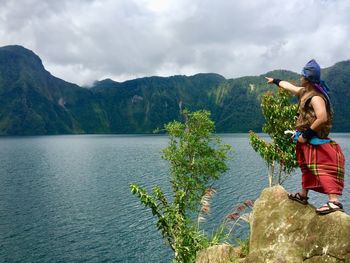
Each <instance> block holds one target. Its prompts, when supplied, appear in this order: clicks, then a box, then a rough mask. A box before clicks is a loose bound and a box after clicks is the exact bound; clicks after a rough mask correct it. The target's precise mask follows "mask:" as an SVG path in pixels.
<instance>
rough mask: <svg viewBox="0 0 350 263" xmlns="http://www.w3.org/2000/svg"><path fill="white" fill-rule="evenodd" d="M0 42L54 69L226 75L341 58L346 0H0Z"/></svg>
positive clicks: (84, 75)
mask: <svg viewBox="0 0 350 263" xmlns="http://www.w3.org/2000/svg"><path fill="white" fill-rule="evenodd" d="M0 6H1V8H0V46H5V45H12V44H17V45H23V46H24V47H26V48H29V49H31V50H33V51H34V52H35V53H36V54H37V55H39V56H40V57H41V59H42V61H43V64H44V66H45V67H46V69H47V70H48V71H50V72H51V73H52V74H53V75H55V76H57V77H60V78H62V79H64V80H66V81H70V82H74V83H77V84H80V85H85V84H89V83H92V82H93V81H94V80H101V79H104V78H112V79H114V80H116V81H123V80H126V79H132V78H136V77H143V76H151V75H152V76H153V75H158V76H170V75H176V74H184V75H193V74H196V73H199V72H215V73H219V74H222V75H223V76H225V77H226V78H235V77H240V76H246V75H258V74H263V73H265V72H267V71H270V70H273V69H289V70H293V71H296V72H300V69H301V67H303V66H304V64H305V63H306V62H307V61H308V60H309V59H311V58H315V59H316V60H317V61H318V62H319V63H320V65H321V67H323V68H324V67H329V66H332V65H333V64H334V63H336V62H339V61H342V60H348V59H350V15H349V14H350V1H349V0H307V1H306V0H288V1H283V0H96V1H94V0H60V1H55V0H46V1H45V0H0Z"/></svg>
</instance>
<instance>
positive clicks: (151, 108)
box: [0, 45, 350, 135]
mask: <svg viewBox="0 0 350 263" xmlns="http://www.w3.org/2000/svg"><path fill="white" fill-rule="evenodd" d="M322 74H323V78H324V79H325V80H326V81H327V83H328V85H329V86H330V87H331V98H332V102H333V105H334V111H335V119H334V129H333V131H343V132H348V131H350V123H349V122H348V116H349V113H350V106H349V104H348V103H347V100H348V96H349V95H350V61H342V62H339V63H336V64H335V65H334V66H332V67H329V68H326V69H323V73H322ZM267 75H269V76H272V77H278V78H281V79H287V80H293V81H296V80H298V79H299V74H297V73H294V72H291V71H287V70H274V71H271V72H268V73H266V74H263V75H260V76H247V77H241V78H236V79H225V78H224V77H223V76H221V75H219V74H215V73H199V74H196V75H193V76H182V75H177V76H171V77H156V76H153V77H144V78H138V79H133V80H128V81H124V82H116V81H114V80H111V79H105V80H101V81H96V82H95V83H94V85H93V86H92V87H90V88H83V87H80V86H78V85H76V84H72V83H69V82H66V81H64V80H61V79H59V78H56V77H54V76H52V75H51V74H50V73H49V72H48V71H47V70H45V68H44V66H43V64H42V61H41V59H40V58H39V56H37V55H36V54H35V53H34V52H32V51H30V50H28V49H26V48H24V47H22V46H17V45H14V46H5V47H1V48H0V105H1V107H0V135H43V134H84V133H90V134H91V133H93V134H99V133H152V132H153V130H154V129H156V128H162V127H163V125H164V124H165V123H167V122H169V121H171V120H175V119H181V114H180V110H181V109H184V108H189V109H191V110H197V109H207V110H210V111H211V112H212V117H213V119H214V120H215V122H216V130H217V132H247V131H249V130H255V131H260V130H261V126H262V124H263V118H262V115H261V112H260V111H261V109H260V96H261V94H262V93H263V92H265V91H267V90H271V89H276V88H275V87H273V86H269V85H267V84H266V81H265V79H264V77H265V76H267Z"/></svg>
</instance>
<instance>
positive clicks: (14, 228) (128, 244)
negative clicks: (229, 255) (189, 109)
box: [0, 133, 350, 262]
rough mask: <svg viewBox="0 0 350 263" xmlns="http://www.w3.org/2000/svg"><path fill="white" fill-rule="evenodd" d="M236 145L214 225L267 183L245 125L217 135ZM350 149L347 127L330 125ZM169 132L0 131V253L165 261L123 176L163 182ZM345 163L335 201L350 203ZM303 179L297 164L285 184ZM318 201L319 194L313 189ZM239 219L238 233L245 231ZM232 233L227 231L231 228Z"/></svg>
mask: <svg viewBox="0 0 350 263" xmlns="http://www.w3.org/2000/svg"><path fill="white" fill-rule="evenodd" d="M220 136H221V137H222V139H223V141H224V142H225V143H228V144H230V145H232V147H233V148H234V154H233V160H232V161H230V162H229V166H230V168H231V169H230V170H229V171H228V172H227V173H225V174H224V175H223V176H222V177H221V178H220V179H219V181H217V182H216V183H215V185H214V186H215V188H216V189H217V193H216V195H215V196H214V198H213V200H212V210H211V212H210V214H209V215H208V216H207V217H206V221H205V222H204V223H203V229H204V230H205V231H206V232H208V233H211V232H212V231H213V229H214V228H215V227H217V226H218V225H219V223H220V222H221V221H222V220H223V219H224V218H225V217H226V216H227V214H228V213H230V212H231V211H232V209H233V208H234V207H235V206H236V204H237V203H239V202H243V201H245V200H247V199H256V198H257V197H258V196H259V194H260V192H261V190H262V189H264V188H265V187H267V184H268V180H267V175H266V174H267V170H266V167H265V164H264V162H263V161H262V159H261V158H260V157H259V156H258V155H257V154H256V153H255V152H254V151H253V150H252V149H251V147H250V145H249V142H248V135H247V134H224V135H220ZM332 137H333V139H335V140H336V141H337V142H338V143H339V144H340V145H341V147H342V148H343V151H344V154H345V156H346V158H347V159H349V157H350V144H349V139H350V134H348V133H346V134H345V133H344V134H333V135H332ZM167 143H168V138H167V137H166V136H160V135H158V136H154V135H149V136H144V135H140V136H136V135H130V136H128V135H68V136H34V137H2V138H0V262H15V261H17V262H24V261H25V262H170V261H171V258H172V254H171V251H170V249H169V248H167V247H166V246H165V245H164V242H163V240H162V239H161V236H160V234H159V233H158V232H157V230H156V227H155V221H154V219H153V218H152V215H151V213H150V211H148V210H147V209H145V208H144V207H143V206H142V205H140V203H139V200H138V199H137V198H136V197H135V196H133V195H132V194H131V193H130V190H129V185H130V184H131V183H138V184H140V185H142V186H144V187H146V188H147V189H151V188H152V186H154V185H156V184H158V185H160V186H161V187H162V188H163V189H165V190H166V192H169V182H168V179H169V167H168V163H167V161H165V160H163V159H162V158H161V149H163V148H164V147H166V145H167ZM348 171H349V163H348V162H347V163H346V186H345V189H344V194H343V196H342V197H341V201H342V202H343V204H344V205H345V209H346V210H348V211H349V209H350V190H349V182H350V180H349V176H348ZM300 183H301V178H300V173H299V171H298V170H296V171H295V172H294V173H293V175H292V176H291V177H290V178H289V179H288V180H287V181H286V182H285V184H284V187H285V188H286V189H288V191H297V190H298V189H299V185H300ZM310 197H311V198H310V199H311V203H313V204H314V205H316V206H318V205H321V204H322V203H323V202H325V201H326V197H325V196H323V195H320V194H315V193H312V194H311V195H310ZM247 227H248V226H246V225H245V226H244V225H242V228H238V229H237V231H236V232H235V235H237V236H240V237H245V236H246V235H247ZM232 238H234V236H233V237H232Z"/></svg>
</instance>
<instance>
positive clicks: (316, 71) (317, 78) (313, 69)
mask: <svg viewBox="0 0 350 263" xmlns="http://www.w3.org/2000/svg"><path fill="white" fill-rule="evenodd" d="M301 75H302V76H304V78H306V79H307V80H309V81H310V82H312V84H314V86H315V88H316V89H317V90H318V91H319V92H320V93H322V94H323V95H324V96H325V98H326V99H327V101H328V104H329V105H331V100H330V98H329V88H328V86H327V84H326V83H325V82H324V81H323V80H321V68H320V65H318V63H317V62H316V60H314V59H311V60H310V61H309V62H308V63H307V64H306V65H305V67H304V68H303V70H302V71H301Z"/></svg>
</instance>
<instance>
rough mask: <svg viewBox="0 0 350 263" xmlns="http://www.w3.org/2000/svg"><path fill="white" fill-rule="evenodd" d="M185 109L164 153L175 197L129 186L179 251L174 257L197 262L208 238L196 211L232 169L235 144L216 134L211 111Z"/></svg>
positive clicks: (169, 127) (172, 127)
mask: <svg viewBox="0 0 350 263" xmlns="http://www.w3.org/2000/svg"><path fill="white" fill-rule="evenodd" d="M183 114H184V117H185V123H181V122H178V121H173V122H171V123H169V124H167V125H166V126H165V129H166V131H167V133H168V135H169V139H170V141H169V144H168V146H167V147H166V148H165V149H164V150H163V156H162V157H163V158H164V159H165V160H168V161H169V162H170V173H171V177H170V178H171V188H172V195H173V196H172V200H171V201H170V200H169V199H168V198H167V197H166V195H165V194H164V192H163V191H162V189H161V188H160V187H159V186H155V187H154V188H153V194H148V193H147V191H146V190H145V189H143V188H142V187H140V186H139V185H137V184H132V185H131V186H130V187H131V192H132V193H133V194H135V195H136V196H138V198H139V199H140V201H141V203H142V204H143V205H145V206H146V207H148V208H150V209H151V211H152V214H153V215H154V216H155V217H156V219H157V228H158V230H159V231H160V232H161V234H162V236H163V237H164V238H165V239H166V240H167V243H168V244H169V246H170V247H171V249H172V250H173V251H174V262H194V261H195V257H196V252H197V251H198V250H200V249H202V248H203V247H204V244H205V243H206V242H208V238H207V237H206V236H205V235H204V233H203V232H201V231H200V229H199V224H197V223H196V220H194V215H195V214H196V213H198V212H199V211H200V210H201V200H202V197H203V196H205V195H208V189H210V187H209V186H210V184H211V183H212V182H213V181H214V180H217V179H218V178H219V177H220V175H221V174H222V173H224V172H225V171H227V170H228V167H227V165H226V162H225V161H226V160H227V159H228V152H229V150H230V146H229V145H227V144H222V143H221V140H220V138H218V137H213V136H212V133H213V131H214V122H213V121H212V120H211V119H210V113H209V112H208V111H196V112H193V113H190V112H188V111H184V112H183ZM209 191H210V190H209Z"/></svg>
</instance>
